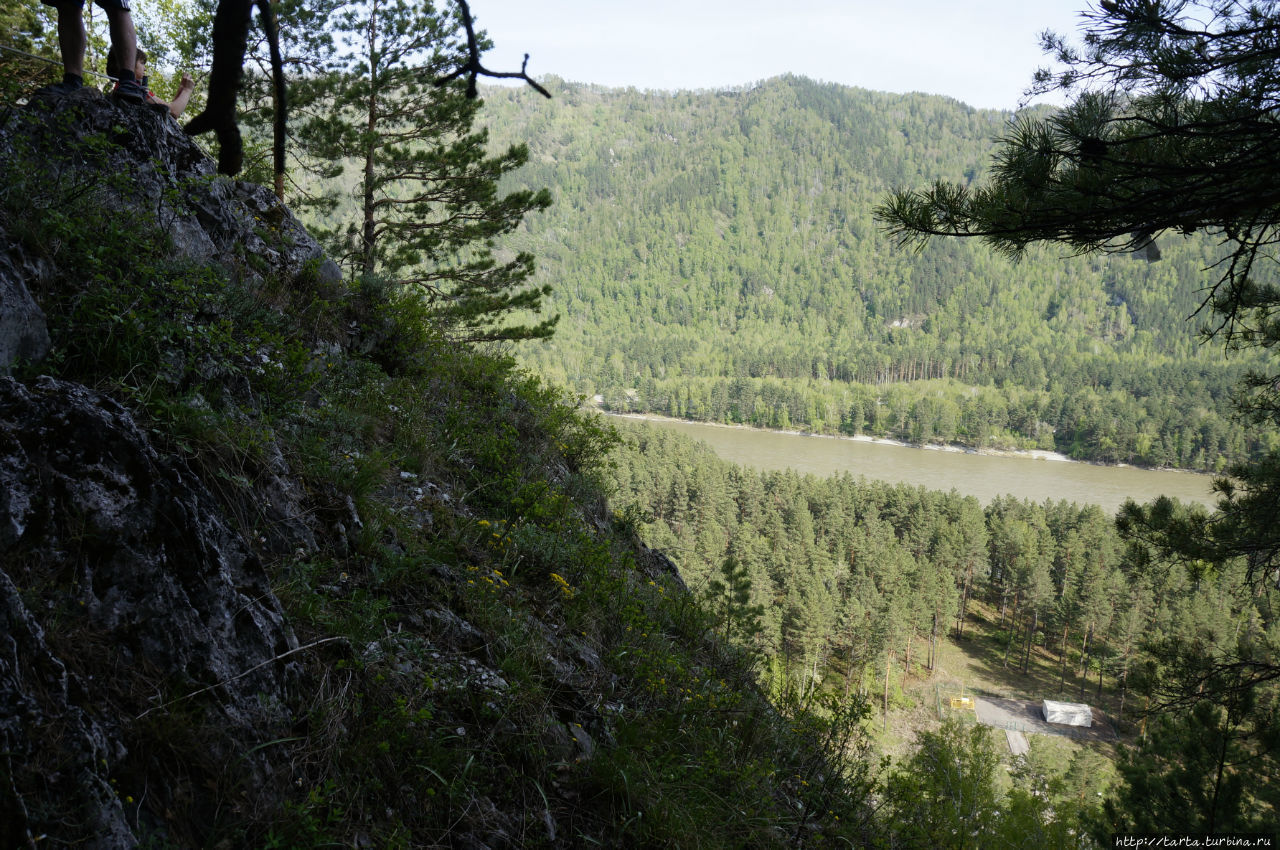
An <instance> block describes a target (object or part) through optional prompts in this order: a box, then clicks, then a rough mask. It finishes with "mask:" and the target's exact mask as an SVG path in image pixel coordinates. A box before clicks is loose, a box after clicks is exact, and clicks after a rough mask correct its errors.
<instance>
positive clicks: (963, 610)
mask: <svg viewBox="0 0 1280 850" xmlns="http://www.w3.org/2000/svg"><path fill="white" fill-rule="evenodd" d="M972 581H973V561H970V562H969V565H968V568H967V569H966V570H965V573H964V589H963V590H962V591H960V616H959V617H957V618H956V637H957V638H963V637H964V620H965V617H967V616H968V615H969V584H970V583H971V582H972Z"/></svg>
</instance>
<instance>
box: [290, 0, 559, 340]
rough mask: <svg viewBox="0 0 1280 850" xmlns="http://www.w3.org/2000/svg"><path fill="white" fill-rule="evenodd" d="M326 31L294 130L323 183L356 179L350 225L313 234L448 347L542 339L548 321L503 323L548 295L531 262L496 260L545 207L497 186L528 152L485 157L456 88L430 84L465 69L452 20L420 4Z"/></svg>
mask: <svg viewBox="0 0 1280 850" xmlns="http://www.w3.org/2000/svg"><path fill="white" fill-rule="evenodd" d="M328 31H329V33H330V34H331V35H333V37H334V40H335V42H336V46H337V48H338V50H337V51H336V52H335V53H334V54H333V56H334V58H333V60H332V61H331V63H330V64H329V65H328V67H326V68H325V69H324V72H323V73H322V74H319V75H317V76H315V77H314V78H312V79H310V80H309V81H308V82H307V85H306V86H304V87H303V89H302V92H301V94H300V96H299V101H300V105H299V106H300V110H301V111H305V113H306V115H307V117H306V118H305V119H304V120H301V121H299V122H298V123H297V126H296V133H297V137H298V141H299V143H300V145H301V147H302V150H303V153H304V156H305V157H306V158H307V159H308V160H309V161H311V162H312V163H321V164H323V165H325V166H327V168H326V169H325V170H324V173H323V174H322V176H323V177H325V178H326V179H327V180H329V181H332V180H334V179H335V178H336V177H338V176H339V175H342V174H346V173H347V172H348V169H350V170H351V171H354V172H355V180H354V185H353V186H352V187H351V189H350V191H351V192H352V193H353V194H354V195H355V196H356V200H357V203H356V204H355V205H354V206H352V205H348V206H349V207H351V208H354V209H355V210H356V212H355V214H354V217H352V218H351V219H349V220H346V221H339V222H336V223H335V224H334V225H333V226H331V227H330V228H329V229H328V230H327V232H325V233H324V235H325V236H327V237H328V241H329V242H330V244H331V245H333V247H334V249H335V251H336V254H337V256H338V258H339V259H340V260H341V261H342V262H343V264H344V265H346V266H347V267H348V268H349V269H350V270H351V271H352V273H353V274H354V275H356V276H358V277H360V278H362V279H365V280H370V281H372V280H380V281H382V282H384V283H387V284H391V285H394V286H397V287H401V288H404V289H407V290H409V291H412V292H416V293H418V294H420V295H421V296H422V297H424V298H426V299H427V300H428V301H429V302H430V303H431V304H432V305H433V308H434V316H435V317H436V319H437V320H438V321H439V323H440V324H441V326H442V327H443V328H444V329H445V331H446V332H447V333H448V334H449V335H451V336H452V337H454V338H456V339H459V340H463V341H471V342H475V341H485V340H500V339H528V338H541V337H547V336H550V335H551V333H552V330H553V328H554V326H555V322H556V320H555V319H554V318H552V319H545V320H541V321H537V322H534V323H532V324H519V323H513V321H512V316H513V315H515V316H519V315H524V314H529V313H537V312H539V311H540V309H541V306H542V299H543V297H544V296H546V295H547V294H549V292H550V288H549V287H547V286H536V285H532V284H531V283H530V278H531V276H532V274H533V270H534V260H533V256H532V255H531V254H529V253H527V252H502V251H501V250H500V249H499V246H498V244H497V240H498V238H499V237H502V236H504V235H506V234H509V233H511V232H512V231H513V230H515V229H516V228H517V227H519V226H520V223H521V222H522V221H523V220H524V217H525V216H526V215H528V214H529V213H531V212H534V211H537V210H542V209H545V208H546V207H547V206H549V205H550V203H551V196H550V194H549V193H548V192H547V191H546V190H545V189H541V190H537V191H534V190H531V189H516V190H513V191H509V192H506V193H505V194H504V193H503V192H502V191H501V190H500V189H499V183H500V182H501V181H502V179H503V178H504V177H506V176H507V175H509V174H511V173H512V172H513V171H515V170H516V169H518V168H519V167H520V166H521V165H523V164H524V163H525V161H526V160H527V159H528V149H527V148H526V147H524V146H523V145H513V146H511V147H508V148H507V149H505V150H503V151H501V152H499V153H497V154H491V153H490V152H489V151H488V133H487V131H485V130H484V129H478V128H477V127H476V126H475V124H476V118H477V111H478V110H479V109H480V107H481V102H480V101H479V100H474V99H470V98H468V97H466V95H465V91H464V88H465V85H464V84H463V83H460V82H459V83H451V84H449V85H443V86H439V85H436V84H435V81H436V80H438V79H440V78H441V77H443V76H445V75H446V74H447V73H448V72H449V71H451V70H453V69H455V68H457V67H458V66H459V65H461V64H462V63H463V62H464V61H465V60H464V54H463V53H462V49H463V46H462V44H461V43H460V41H459V23H458V20H457V18H456V15H455V13H454V11H453V10H448V9H442V8H437V7H436V5H435V4H434V3H432V2H431V0H367V2H351V3H346V4H342V5H339V6H337V7H336V8H335V9H334V10H333V13H332V14H331V16H330V17H329V26H328ZM320 200H321V203H324V202H326V201H327V202H329V206H330V208H332V206H333V204H332V200H333V199H332V198H323V197H322V198H321V199H320Z"/></svg>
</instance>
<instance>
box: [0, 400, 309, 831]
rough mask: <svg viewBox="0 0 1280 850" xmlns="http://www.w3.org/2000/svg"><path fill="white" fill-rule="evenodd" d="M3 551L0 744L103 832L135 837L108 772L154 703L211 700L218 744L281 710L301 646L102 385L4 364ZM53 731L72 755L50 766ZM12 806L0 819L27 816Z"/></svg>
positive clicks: (248, 736)
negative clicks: (52, 630)
mask: <svg viewBox="0 0 1280 850" xmlns="http://www.w3.org/2000/svg"><path fill="white" fill-rule="evenodd" d="M0 564H3V569H0V750H3V751H4V752H5V753H7V754H10V757H11V759H12V761H11V765H12V766H13V769H14V771H15V775H16V777H15V778H16V779H17V781H16V783H15V785H16V787H17V788H19V789H21V788H24V787H28V788H29V787H30V786H31V785H32V784H33V783H35V784H41V783H47V782H49V781H51V780H50V777H51V776H55V777H57V779H56V780H53V781H56V782H57V783H58V786H59V787H58V794H57V796H56V799H58V800H60V802H61V805H63V806H65V807H66V809H67V811H68V812H72V813H75V815H73V816H78V817H79V818H81V819H82V820H83V822H84V823H86V824H93V825H94V829H93V832H95V833H97V834H98V836H99V837H98V838H97V839H96V841H97V845H96V846H100V847H124V846H133V841H132V837H131V835H132V833H131V832H130V830H129V827H128V825H127V824H126V822H125V819H124V813H123V811H122V810H121V803H120V801H119V800H118V799H117V798H116V797H115V796H114V795H113V794H111V793H110V777H111V774H112V772H113V771H114V770H116V769H118V767H119V764H120V763H121V762H122V761H123V760H125V759H127V758H131V757H139V756H134V755H131V753H130V749H131V748H130V742H131V736H132V733H133V729H134V728H135V726H136V725H137V724H140V723H143V722H145V719H146V717H147V715H148V714H149V713H150V710H151V709H154V708H158V707H160V706H162V705H164V706H165V707H166V708H168V707H170V706H171V705H172V704H173V702H174V701H182V700H184V699H190V700H193V707H197V706H198V707H199V709H200V710H202V711H206V712H214V713H216V714H217V715H219V717H218V721H217V723H216V724H215V725H216V726H217V727H218V728H219V729H220V730H221V735H222V737H223V740H222V741H220V742H217V743H216V744H215V746H214V749H215V750H218V749H227V750H229V751H228V752H227V753H226V755H228V756H230V755H232V754H233V751H234V749H235V748H237V747H242V748H243V749H249V748H250V747H249V746H245V745H244V742H245V741H251V740H253V739H255V738H256V737H258V736H260V734H261V730H262V729H263V728H270V727H271V726H272V725H274V724H278V723H281V722H285V721H287V719H288V718H287V717H285V716H283V712H282V709H281V708H280V706H282V705H283V704H284V703H285V701H286V698H287V692H288V690H289V688H290V686H291V682H292V681H293V679H294V676H295V672H294V670H293V669H292V668H291V666H290V662H289V659H290V650H292V649H295V648H296V647H297V642H296V640H295V639H294V636H293V634H292V632H291V631H290V629H289V628H288V627H287V626H286V625H285V622H284V617H283V614H282V612H281V610H280V606H279V604H278V602H277V601H276V599H275V597H274V595H273V594H272V593H271V588H270V585H269V583H268V581H267V577H266V574H265V572H264V571H263V569H262V566H261V564H260V563H259V562H258V560H257V559H256V558H255V557H254V556H253V555H252V554H251V553H250V552H249V551H248V549H247V548H246V546H245V545H244V543H243V542H242V541H241V539H240V538H239V537H238V536H237V535H236V534H235V533H234V532H233V531H232V530H231V529H230V528H228V526H227V524H226V523H225V522H224V521H223V520H222V519H221V518H220V516H219V513H218V506H217V503H216V501H215V499H214V498H213V497H212V496H211V495H210V494H209V493H208V492H207V490H206V489H205V488H204V486H203V485H202V484H201V483H200V481H199V480H198V479H197V477H196V476H195V475H194V474H193V473H192V472H191V470H190V469H189V468H187V467H186V465H185V464H184V463H183V462H181V461H180V460H178V459H175V458H172V457H167V456H164V455H161V454H160V453H158V452H157V451H156V450H155V448H154V447H153V446H152V445H151V442H150V440H149V438H148V435H147V434H146V433H145V432H144V431H142V430H141V429H140V428H139V427H138V426H137V424H136V423H135V422H134V420H133V418H132V416H131V415H130V414H129V412H128V411H127V410H125V409H124V408H123V407H121V406H120V405H118V404H117V403H115V402H114V401H112V400H111V399H109V398H106V397H104V396H102V395H100V394H98V393H96V392H94V391H92V390H89V389H87V388H85V387H82V386H79V385H76V384H70V383H66V382H63V381H57V380H54V379H52V378H41V379H38V380H36V381H35V382H34V383H33V384H31V385H23V384H21V383H19V382H18V381H15V380H13V379H12V378H0ZM49 620H56V621H57V625H58V628H57V631H58V635H59V639H58V641H55V642H51V641H50V640H49V639H48V638H47V635H46V631H47V630H46V629H45V628H44V627H43V626H42V622H47V621H49ZM68 635H82V636H84V639H85V643H84V644H83V645H77V644H75V643H68V642H67V636H68ZM277 659H278V660H277ZM205 689H208V690H209V691H216V696H217V699H216V701H213V700H209V699H207V698H206V699H205V700H201V699H199V697H200V696H201V694H202V693H207V691H205ZM187 694H194V696H190V697H187V696H186V695H187ZM85 695H93V696H94V697H96V699H94V700H91V701H89V702H86V701H85V700H84V696H85ZM273 715H280V716H273ZM131 718H132V719H131ZM55 730H56V733H55ZM54 734H57V735H58V736H60V739H61V741H62V747H61V748H60V751H59V756H60V758H61V760H62V761H63V762H64V763H63V764H62V765H60V767H61V769H60V770H56V771H51V770H49V769H48V765H47V764H46V762H47V760H48V758H49V756H50V752H49V751H48V746H49V741H50V740H51V736H53V735H54ZM244 766H245V769H246V770H247V771H249V772H253V771H255V770H257V771H267V772H269V770H270V768H269V766H268V765H267V764H266V763H265V762H262V763H259V764H255V760H254V759H253V758H251V757H250V758H246V759H245V761H244ZM24 771H27V772H26V773H24ZM24 780H25V781H24ZM158 793H161V794H164V793H166V792H165V791H163V790H160V791H159V792H158ZM41 796H44V795H41ZM0 799H3V798H0ZM22 799H23V798H22V795H18V796H17V802H20V801H21V800H22ZM10 807H11V810H10V811H5V807H4V804H3V803H0V813H3V814H4V815H7V816H8V817H7V818H4V817H0V820H10V821H11V822H14V823H17V822H21V821H22V820H23V819H25V816H26V815H25V814H24V813H23V812H22V811H20V810H17V806H16V805H15V803H14V801H10Z"/></svg>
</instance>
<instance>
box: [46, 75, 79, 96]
mask: <svg viewBox="0 0 1280 850" xmlns="http://www.w3.org/2000/svg"><path fill="white" fill-rule="evenodd" d="M83 87H84V78H83V77H77V76H76V75H75V74H63V75H62V82H60V83H54V84H53V85H52V86H51V88H52V89H53V90H54V91H56V92H61V93H62V94H72V93H73V92H78V91H80V89H81V88H83Z"/></svg>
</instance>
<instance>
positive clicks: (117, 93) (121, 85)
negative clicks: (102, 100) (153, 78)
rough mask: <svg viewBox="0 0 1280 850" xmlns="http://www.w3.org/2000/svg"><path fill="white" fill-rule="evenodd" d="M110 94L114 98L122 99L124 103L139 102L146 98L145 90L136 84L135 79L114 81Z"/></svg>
mask: <svg viewBox="0 0 1280 850" xmlns="http://www.w3.org/2000/svg"><path fill="white" fill-rule="evenodd" d="M111 96H112V97H113V98H115V99H116V100H122V101H124V102H125V103H136V104H141V103H142V102H143V101H145V100H146V99H147V90H146V89H144V88H143V87H142V86H140V85H138V81H137V80H121V81H120V82H118V83H116V87H115V89H113V90H112V92H111Z"/></svg>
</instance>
